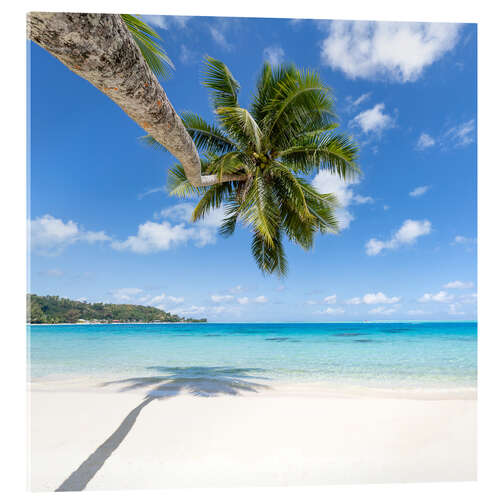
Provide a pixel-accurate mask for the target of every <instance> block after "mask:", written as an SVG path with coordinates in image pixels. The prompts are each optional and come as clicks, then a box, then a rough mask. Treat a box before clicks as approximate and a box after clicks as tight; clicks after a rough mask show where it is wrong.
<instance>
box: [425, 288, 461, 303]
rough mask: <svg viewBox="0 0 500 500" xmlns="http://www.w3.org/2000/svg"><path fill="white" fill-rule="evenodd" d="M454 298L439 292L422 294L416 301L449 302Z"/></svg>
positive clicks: (446, 293)
mask: <svg viewBox="0 0 500 500" xmlns="http://www.w3.org/2000/svg"><path fill="white" fill-rule="evenodd" d="M454 298H455V296H454V295H451V294H449V293H448V292H446V291H444V290H441V291H440V292H438V293H434V294H432V293H424V294H423V295H422V297H420V298H419V299H418V301H419V302H451V301H452V300H453V299H454Z"/></svg>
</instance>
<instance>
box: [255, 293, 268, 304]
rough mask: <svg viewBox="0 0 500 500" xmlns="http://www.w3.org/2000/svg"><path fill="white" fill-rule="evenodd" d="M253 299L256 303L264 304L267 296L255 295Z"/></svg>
mask: <svg viewBox="0 0 500 500" xmlns="http://www.w3.org/2000/svg"><path fill="white" fill-rule="evenodd" d="M254 301H255V302H257V303H258V304H265V303H266V302H267V297H265V296H264V295H259V296H258V297H255V299H254Z"/></svg>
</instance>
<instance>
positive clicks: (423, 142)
mask: <svg viewBox="0 0 500 500" xmlns="http://www.w3.org/2000/svg"><path fill="white" fill-rule="evenodd" d="M434 144H436V140H435V139H434V138H433V137H431V136H430V135H429V134H426V133H425V132H422V133H421V134H420V137H419V138H418V141H417V145H416V148H417V149H418V150H419V151H423V150H424V149H427V148H430V147H432V146H434Z"/></svg>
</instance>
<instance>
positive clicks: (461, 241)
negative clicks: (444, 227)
mask: <svg viewBox="0 0 500 500" xmlns="http://www.w3.org/2000/svg"><path fill="white" fill-rule="evenodd" d="M475 242H476V240H475V238H466V237H465V236H461V235H459V236H455V238H453V241H452V242H451V244H452V245H470V244H473V243H475Z"/></svg>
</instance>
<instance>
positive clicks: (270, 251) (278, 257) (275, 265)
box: [252, 231, 288, 276]
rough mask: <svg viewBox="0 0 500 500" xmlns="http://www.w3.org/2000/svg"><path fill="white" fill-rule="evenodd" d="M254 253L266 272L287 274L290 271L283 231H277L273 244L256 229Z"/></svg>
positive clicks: (253, 239)
mask: <svg viewBox="0 0 500 500" xmlns="http://www.w3.org/2000/svg"><path fill="white" fill-rule="evenodd" d="M252 254H253V256H254V259H255V261H256V262H257V266H258V267H259V269H260V270H261V271H262V272H263V273H264V274H277V275H278V276H285V275H286V273H287V271H288V263H287V260H286V257H285V251H284V248H283V244H282V242H281V233H279V232H278V233H277V234H276V235H275V237H274V238H273V241H272V244H269V242H268V241H267V240H266V238H264V237H263V236H262V234H261V233H260V232H258V231H254V234H253V238H252Z"/></svg>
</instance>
